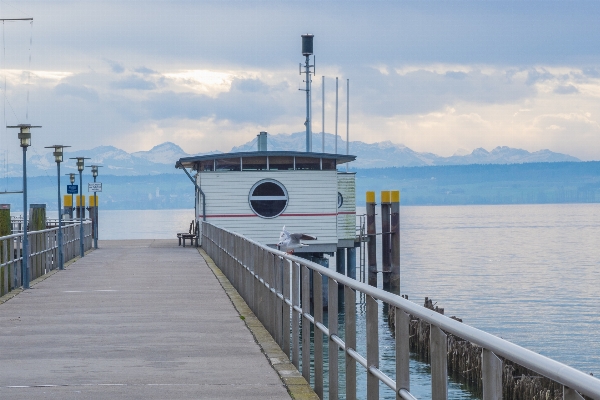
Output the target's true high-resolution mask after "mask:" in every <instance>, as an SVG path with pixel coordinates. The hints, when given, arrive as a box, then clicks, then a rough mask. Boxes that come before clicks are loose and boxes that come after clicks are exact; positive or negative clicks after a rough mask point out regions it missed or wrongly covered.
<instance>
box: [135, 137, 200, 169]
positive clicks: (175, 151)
mask: <svg viewBox="0 0 600 400" xmlns="http://www.w3.org/2000/svg"><path fill="white" fill-rule="evenodd" d="M131 155H132V156H134V157H138V158H141V159H143V160H146V161H150V162H153V163H159V164H173V163H174V162H175V161H177V160H179V159H180V158H182V157H188V156H189V154H188V153H186V152H185V151H183V149H182V148H181V147H179V146H177V145H176V144H175V143H172V142H165V143H162V144H159V145H158V146H154V147H153V148H151V149H150V150H148V151H136V152H135V153H131Z"/></svg>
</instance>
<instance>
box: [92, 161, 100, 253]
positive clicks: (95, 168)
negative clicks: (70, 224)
mask: <svg viewBox="0 0 600 400" xmlns="http://www.w3.org/2000/svg"><path fill="white" fill-rule="evenodd" d="M100 167H102V165H90V168H91V169H92V176H93V177H94V183H96V178H97V177H98V168H100ZM94 248H95V249H97V248H98V198H97V197H96V192H94Z"/></svg>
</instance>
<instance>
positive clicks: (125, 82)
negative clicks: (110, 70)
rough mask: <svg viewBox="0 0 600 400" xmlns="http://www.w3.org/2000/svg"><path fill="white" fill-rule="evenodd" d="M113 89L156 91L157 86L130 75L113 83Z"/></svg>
mask: <svg viewBox="0 0 600 400" xmlns="http://www.w3.org/2000/svg"><path fill="white" fill-rule="evenodd" d="M111 87H113V88H115V89H134V90H154V89H156V87H157V86H156V83H154V82H152V81H149V80H146V79H143V78H140V77H137V76H134V75H130V76H128V77H126V78H124V79H121V80H118V81H115V82H112V83H111Z"/></svg>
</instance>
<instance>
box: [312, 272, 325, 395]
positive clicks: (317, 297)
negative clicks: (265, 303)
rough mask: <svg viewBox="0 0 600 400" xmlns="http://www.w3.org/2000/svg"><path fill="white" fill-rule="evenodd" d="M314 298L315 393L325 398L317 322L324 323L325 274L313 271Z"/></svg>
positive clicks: (321, 352)
mask: <svg viewBox="0 0 600 400" xmlns="http://www.w3.org/2000/svg"><path fill="white" fill-rule="evenodd" d="M313 299H314V303H315V312H314V317H315V324H314V325H313V329H314V349H315V393H316V394H317V396H319V398H320V399H322V398H323V332H321V330H320V329H319V328H317V323H323V276H322V275H321V274H320V273H318V272H317V271H313Z"/></svg>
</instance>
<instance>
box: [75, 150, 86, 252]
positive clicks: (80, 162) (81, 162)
mask: <svg viewBox="0 0 600 400" xmlns="http://www.w3.org/2000/svg"><path fill="white" fill-rule="evenodd" d="M89 159H90V158H89V157H71V160H77V171H79V209H80V211H79V254H80V256H81V258H83V214H85V208H83V207H81V206H82V203H83V177H82V175H81V173H82V172H83V167H84V164H85V160H89Z"/></svg>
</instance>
